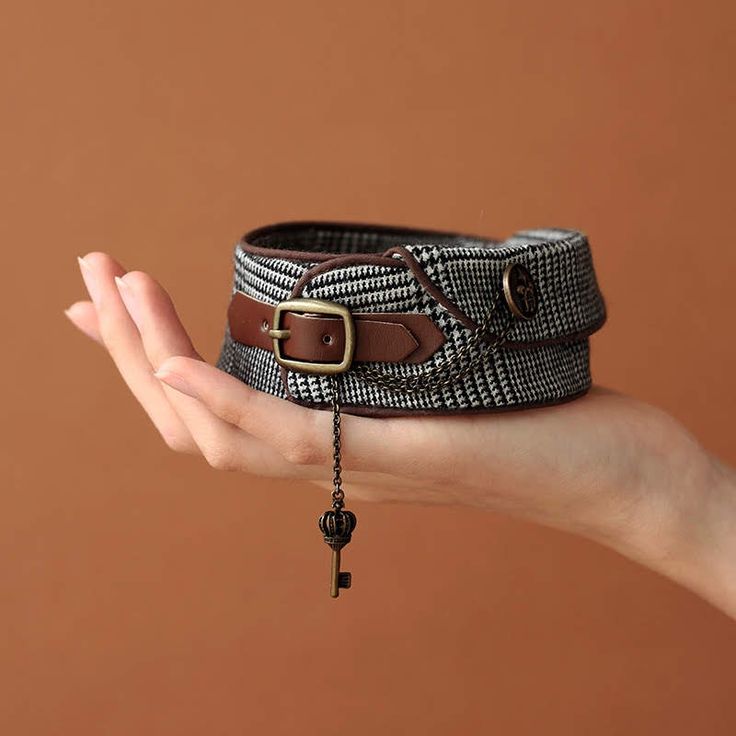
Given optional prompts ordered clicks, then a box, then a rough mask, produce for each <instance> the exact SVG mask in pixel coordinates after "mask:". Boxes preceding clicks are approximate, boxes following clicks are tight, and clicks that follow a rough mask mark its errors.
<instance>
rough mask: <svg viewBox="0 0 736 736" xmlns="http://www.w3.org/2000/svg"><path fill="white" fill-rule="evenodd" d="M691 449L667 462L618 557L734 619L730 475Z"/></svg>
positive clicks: (735, 498) (735, 491) (735, 540)
mask: <svg viewBox="0 0 736 736" xmlns="http://www.w3.org/2000/svg"><path fill="white" fill-rule="evenodd" d="M693 445H694V447H691V448H690V450H691V452H690V453H682V452H678V453H674V454H672V455H671V456H670V457H671V460H670V461H669V462H668V468H667V472H665V473H664V474H663V476H662V478H661V481H660V483H661V485H659V486H658V487H653V488H649V492H648V493H647V502H646V503H644V504H643V505H642V511H641V515H640V517H639V518H638V519H637V522H636V523H633V524H631V525H630V526H629V527H628V529H627V530H626V532H625V533H624V534H623V535H622V537H621V539H620V546H619V551H621V552H622V553H623V554H625V555H627V556H629V557H631V558H633V559H636V560H637V561H639V562H641V563H642V564H644V565H646V566H647V567H649V568H651V569H653V570H655V571H656V572H659V573H661V574H662V575H665V576H666V577H668V578H670V579H672V580H674V581H676V582H678V583H680V584H681V585H683V586H684V587H686V588H688V589H690V590H692V591H693V592H695V593H696V594H698V595H699V596H701V597H703V598H705V599H706V600H708V601H710V602H711V603H712V604H713V605H715V606H716V607H718V608H720V609H721V610H723V611H725V612H726V613H728V614H729V615H731V616H734V617H736V474H735V473H734V472H733V470H731V469H730V468H728V467H726V466H725V465H723V464H722V463H720V462H719V461H718V460H717V459H715V458H714V457H712V456H710V455H709V454H708V453H706V452H705V451H704V450H703V449H702V448H701V447H700V446H699V445H696V444H695V443H694V441H693Z"/></svg>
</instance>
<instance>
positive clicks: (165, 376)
mask: <svg viewBox="0 0 736 736" xmlns="http://www.w3.org/2000/svg"><path fill="white" fill-rule="evenodd" d="M153 375H154V376H156V378H158V380H159V381H162V382H163V383H165V384H166V385H167V386H171V388H175V389H176V390H177V391H180V392H181V393H183V394H186V395H187V396H191V397H192V398H193V399H198V398H199V395H198V394H197V392H196V391H195V390H194V389H193V388H192V387H191V386H190V385H189V383H187V382H186V381H185V380H184V379H183V378H182V377H181V376H180V375H179V374H178V373H172V372H171V371H167V370H166V369H165V368H164V369H163V370H161V369H159V370H157V371H156V372H155V373H154V374H153Z"/></svg>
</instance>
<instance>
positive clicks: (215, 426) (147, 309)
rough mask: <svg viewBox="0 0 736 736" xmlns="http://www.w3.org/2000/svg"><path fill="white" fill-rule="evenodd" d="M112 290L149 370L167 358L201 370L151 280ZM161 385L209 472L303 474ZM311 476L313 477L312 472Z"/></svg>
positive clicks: (135, 277) (129, 280) (140, 276)
mask: <svg viewBox="0 0 736 736" xmlns="http://www.w3.org/2000/svg"><path fill="white" fill-rule="evenodd" d="M117 286H118V289H119V292H120V294H121V297H122V298H123V301H124V303H125V305H126V307H127V309H128V312H129V314H130V316H131V317H132V319H133V320H134V322H135V324H136V326H137V328H138V331H139V334H140V336H141V340H142V344H143V349H144V351H145V353H146V357H147V358H148V361H149V363H150V365H151V366H152V367H153V368H154V369H155V368H157V367H158V366H159V365H161V363H163V362H164V361H165V360H166V359H167V358H169V357H170V356H172V355H186V356H187V357H188V358H189V359H191V360H192V361H194V362H196V363H202V364H203V365H204V363H203V361H202V359H201V357H200V356H199V354H198V353H197V351H196V350H195V348H194V346H193V345H192V341H191V339H190V338H189V335H188V334H187V331H186V330H185V329H184V326H183V325H182V323H181V320H180V319H179V316H178V314H177V312H176V308H175V307H174V304H173V302H172V300H171V297H170V296H169V295H168V293H167V292H166V291H165V290H164V289H163V287H162V286H161V285H160V284H159V283H158V282H157V281H155V279H153V278H151V277H150V276H149V275H148V274H146V273H143V272H142V271H132V272H130V273H128V274H126V275H125V276H123V277H122V278H119V279H117ZM162 385H163V386H164V387H165V390H166V394H167V397H168V398H169V400H170V402H171V405H172V406H173V407H174V408H175V409H176V411H177V413H178V415H179V417H180V418H181V419H182V421H183V422H184V424H185V425H186V426H187V428H188V429H189V433H190V434H191V436H192V437H193V439H194V441H195V442H196V443H197V445H198V447H199V448H200V450H201V452H202V454H203V455H204V457H205V459H206V460H207V461H208V462H209V463H210V465H212V466H213V467H215V468H218V469H224V470H244V471H247V472H250V473H254V474H257V475H267V476H272V477H273V476H277V477H289V478H291V477H296V476H304V475H305V474H304V472H303V471H300V470H299V469H297V468H296V467H294V466H293V465H290V464H289V463H285V462H284V459H283V457H281V456H280V455H279V453H278V452H277V451H276V450H274V448H273V447H271V446H269V445H268V443H265V442H263V441H262V440H260V439H258V438H256V437H254V436H252V435H250V434H249V433H247V432H245V431H243V430H242V429H241V428H240V427H237V426H234V425H232V424H230V423H228V422H226V421H224V420H223V419H221V418H220V417H218V416H216V415H215V414H213V413H212V412H211V411H210V410H209V408H208V407H207V406H205V405H204V404H202V403H201V402H200V401H198V400H197V399H195V398H192V397H191V396H188V395H186V394H183V393H181V392H179V391H176V390H173V389H172V388H171V387H169V386H166V385H165V384H162ZM322 475H324V473H322ZM317 476H319V474H318V473H315V477H317Z"/></svg>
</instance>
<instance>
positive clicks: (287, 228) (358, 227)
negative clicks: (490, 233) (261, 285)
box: [238, 220, 498, 261]
mask: <svg viewBox="0 0 736 736" xmlns="http://www.w3.org/2000/svg"><path fill="white" fill-rule="evenodd" d="M309 228H318V229H320V230H335V231H340V230H353V231H356V232H361V233H376V234H384V235H389V236H402V235H405V236H406V237H407V239H409V238H416V237H417V236H419V235H422V236H427V237H429V238H431V237H436V238H459V237H465V238H468V237H470V238H476V239H478V240H485V241H486V242H488V243H491V242H498V241H496V240H495V239H494V238H488V237H486V236H480V235H477V236H476V235H468V234H467V233H466V234H464V235H461V234H460V233H458V232H454V231H449V230H434V229H428V228H422V229H417V228H414V227H407V226H405V225H376V224H372V223H363V222H338V221H333V222H325V221H319V220H293V221H290V222H278V223H274V224H272V225H264V226H263V227H259V228H256V229H255V230H250V231H249V232H247V233H246V234H245V235H243V237H242V238H241V239H240V241H239V242H238V245H239V246H240V248H241V249H242V250H244V251H245V252H246V253H253V254H254V255H260V256H267V257H269V258H288V259H289V260H294V261H329V260H331V259H333V258H335V253H334V252H329V251H317V250H314V251H310V250H295V249H289V248H281V247H277V248H273V247H268V246H262V245H258V244H257V243H256V242H255V241H257V240H258V239H259V238H263V237H265V236H268V235H271V234H272V233H274V232H278V233H279V234H280V235H281V236H282V237H288V235H289V232H291V231H295V232H298V231H300V230H305V229H309ZM346 255H347V254H346ZM356 255H357V254H356ZM366 255H368V254H366Z"/></svg>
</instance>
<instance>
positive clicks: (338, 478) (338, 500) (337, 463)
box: [330, 375, 345, 511]
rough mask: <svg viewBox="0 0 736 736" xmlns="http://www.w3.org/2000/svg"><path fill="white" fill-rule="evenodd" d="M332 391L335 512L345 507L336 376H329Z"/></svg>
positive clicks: (338, 396)
mask: <svg viewBox="0 0 736 736" xmlns="http://www.w3.org/2000/svg"><path fill="white" fill-rule="evenodd" d="M330 388H331V389H332V457H333V465H332V470H333V476H332V485H333V489H332V508H333V509H335V510H336V511H339V510H340V509H342V507H343V506H344V505H345V492H344V491H343V489H342V464H341V455H340V395H339V392H338V382H337V376H335V375H331V376H330Z"/></svg>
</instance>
